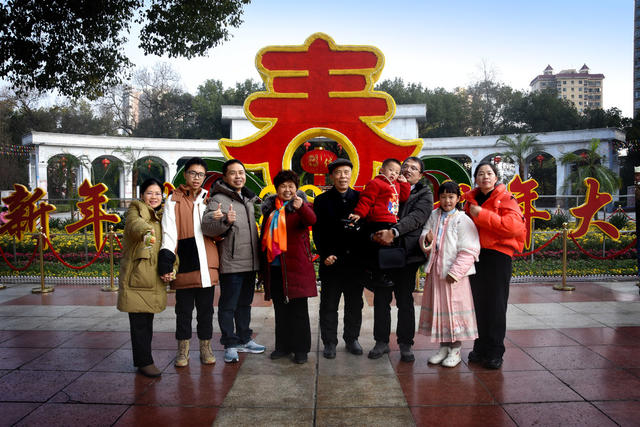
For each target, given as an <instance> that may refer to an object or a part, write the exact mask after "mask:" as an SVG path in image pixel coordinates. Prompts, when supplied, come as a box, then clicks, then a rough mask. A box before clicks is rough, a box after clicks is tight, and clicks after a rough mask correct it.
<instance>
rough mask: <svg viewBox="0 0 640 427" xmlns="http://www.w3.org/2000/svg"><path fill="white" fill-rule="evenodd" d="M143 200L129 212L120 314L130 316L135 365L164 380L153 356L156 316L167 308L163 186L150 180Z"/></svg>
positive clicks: (126, 226) (119, 294) (123, 259)
mask: <svg viewBox="0 0 640 427" xmlns="http://www.w3.org/2000/svg"><path fill="white" fill-rule="evenodd" d="M140 193H141V197H142V200H136V201H134V202H132V203H131V206H130V207H129V210H128V211H127V217H126V218H127V219H126V225H125V228H124V238H123V240H122V248H123V250H122V258H121V260H120V278H119V284H120V286H119V289H118V306H117V307H118V310H120V311H124V312H128V313H129V324H130V326H131V348H132V350H133V364H134V366H136V367H137V368H138V372H139V373H141V374H142V375H145V376H148V377H157V376H160V370H159V369H158V368H156V366H155V364H154V363H153V358H152V356H151V338H152V337H153V315H154V313H159V312H161V311H163V310H164V309H165V307H166V306H167V285H166V283H164V282H163V281H162V280H161V279H160V276H159V274H158V252H159V251H160V247H161V243H162V241H161V239H162V227H161V225H160V221H161V219H162V184H161V183H160V182H159V181H157V180H156V179H153V178H150V179H148V180H146V181H145V182H144V183H143V184H142V185H141V187H140Z"/></svg>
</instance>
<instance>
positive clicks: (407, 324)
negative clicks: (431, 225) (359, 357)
mask: <svg viewBox="0 0 640 427" xmlns="http://www.w3.org/2000/svg"><path fill="white" fill-rule="evenodd" d="M422 170H423V164H422V160H420V159H419V158H417V157H408V158H407V159H405V161H404V162H402V168H401V169H400V173H401V174H402V175H404V177H405V178H406V179H407V182H408V183H409V184H410V185H411V193H410V194H409V199H408V200H407V201H406V202H404V203H400V211H399V212H398V217H399V219H398V222H397V223H396V224H394V225H393V227H391V228H389V229H387V230H380V231H378V232H377V233H376V234H375V235H374V237H373V239H374V240H375V241H376V242H378V243H379V244H381V245H391V244H392V243H393V241H394V240H395V239H398V240H399V243H400V246H402V247H403V248H405V250H406V256H407V265H406V267H405V268H403V269H400V270H398V271H396V272H394V273H393V274H392V277H391V280H392V281H393V284H394V285H393V287H388V288H383V287H380V288H376V289H375V291H374V296H373V337H374V339H375V340H376V345H375V346H374V348H373V349H372V350H371V351H370V352H369V358H370V359H377V358H379V357H382V355H383V354H385V353H389V335H390V333H391V299H392V294H393V295H395V297H396V306H397V307H398V326H397V329H396V335H397V339H398V346H399V347H400V360H402V361H403V362H413V361H414V360H415V357H414V355H413V352H412V351H411V347H412V346H413V337H414V335H415V330H416V319H415V311H414V308H413V290H414V288H415V281H416V273H417V272H418V269H419V268H420V266H421V265H422V264H424V262H425V256H424V254H423V252H422V251H421V250H420V248H419V247H418V238H419V237H420V233H421V232H422V226H423V225H424V224H425V222H427V220H428V219H429V215H431V210H432V209H433V193H432V192H431V188H429V186H428V185H426V184H424V183H423V182H422V181H421V178H422Z"/></svg>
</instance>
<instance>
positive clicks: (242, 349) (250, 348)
mask: <svg viewBox="0 0 640 427" xmlns="http://www.w3.org/2000/svg"><path fill="white" fill-rule="evenodd" d="M266 349H267V347H265V346H263V345H260V344H258V343H257V342H255V341H254V340H251V341H249V342H248V343H246V344H241V345H239V346H237V347H236V350H237V351H238V353H254V354H258V353H264V351H265V350H266Z"/></svg>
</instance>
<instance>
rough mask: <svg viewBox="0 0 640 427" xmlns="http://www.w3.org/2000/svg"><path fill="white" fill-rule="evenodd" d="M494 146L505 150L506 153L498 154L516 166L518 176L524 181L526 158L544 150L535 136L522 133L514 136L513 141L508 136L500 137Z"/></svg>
mask: <svg viewBox="0 0 640 427" xmlns="http://www.w3.org/2000/svg"><path fill="white" fill-rule="evenodd" d="M496 145H497V146H499V147H505V148H506V151H503V152H502V153H500V154H502V155H503V156H504V157H505V158H507V159H508V160H509V161H511V162H513V163H517V164H518V174H519V175H520V178H522V179H523V180H524V179H526V177H525V176H524V167H525V164H526V161H527V158H528V157H529V156H531V155H533V154H535V153H537V152H539V151H543V150H544V145H543V144H541V143H540V140H539V139H538V138H537V137H536V135H527V134H523V133H521V134H519V135H516V138H515V139H513V138H511V137H510V136H508V135H502V136H501V137H500V138H498V140H497V141H496Z"/></svg>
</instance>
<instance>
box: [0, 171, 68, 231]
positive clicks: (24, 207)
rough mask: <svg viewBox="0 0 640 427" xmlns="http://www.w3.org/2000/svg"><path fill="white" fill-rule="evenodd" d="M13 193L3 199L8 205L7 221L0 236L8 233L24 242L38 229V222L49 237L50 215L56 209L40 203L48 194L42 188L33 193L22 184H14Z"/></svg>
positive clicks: (1, 227)
mask: <svg viewBox="0 0 640 427" xmlns="http://www.w3.org/2000/svg"><path fill="white" fill-rule="evenodd" d="M13 189H14V191H13V193H11V194H10V195H9V196H7V197H5V198H3V199H2V201H3V202H4V203H6V204H7V208H8V211H7V215H6V217H5V218H6V221H7V222H5V223H4V224H2V226H0V234H4V233H7V234H9V235H10V236H13V237H15V238H16V239H17V240H19V241H20V240H22V239H24V237H25V233H33V232H34V231H35V229H36V221H38V222H39V223H40V228H41V230H42V231H43V232H44V233H45V234H47V235H49V214H50V213H51V212H53V211H55V210H56V207H55V206H53V205H50V204H49V203H47V202H40V203H38V201H39V200H40V199H42V198H43V197H44V196H45V195H46V194H47V193H46V191H44V190H43V189H42V188H36V189H35V190H33V193H31V192H30V191H29V190H27V187H25V186H24V185H21V184H13Z"/></svg>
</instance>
